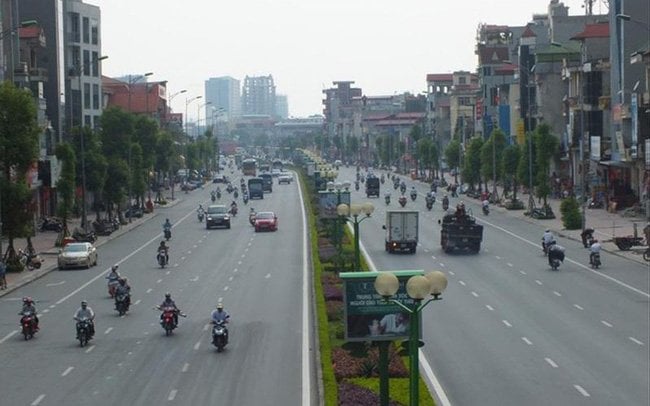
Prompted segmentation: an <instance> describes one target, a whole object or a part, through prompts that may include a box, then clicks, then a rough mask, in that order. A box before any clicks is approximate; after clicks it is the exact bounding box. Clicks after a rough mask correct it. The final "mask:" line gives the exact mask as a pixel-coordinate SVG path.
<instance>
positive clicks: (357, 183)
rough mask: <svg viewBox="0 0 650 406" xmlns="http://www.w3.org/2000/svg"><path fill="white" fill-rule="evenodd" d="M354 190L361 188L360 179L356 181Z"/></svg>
mask: <svg viewBox="0 0 650 406" xmlns="http://www.w3.org/2000/svg"><path fill="white" fill-rule="evenodd" d="M354 190H357V191H358V190H359V181H358V180H357V181H355V182H354Z"/></svg>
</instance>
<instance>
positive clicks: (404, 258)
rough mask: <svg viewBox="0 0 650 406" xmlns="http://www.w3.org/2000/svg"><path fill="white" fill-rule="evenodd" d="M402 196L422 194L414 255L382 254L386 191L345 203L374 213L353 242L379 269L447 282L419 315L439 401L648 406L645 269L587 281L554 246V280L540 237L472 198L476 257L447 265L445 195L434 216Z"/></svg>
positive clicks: (608, 261)
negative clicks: (477, 227) (477, 226)
mask: <svg viewBox="0 0 650 406" xmlns="http://www.w3.org/2000/svg"><path fill="white" fill-rule="evenodd" d="M354 172H355V171H354V169H353V168H349V169H346V168H342V169H341V171H340V173H339V180H341V181H342V180H350V181H352V182H354V176H355V173H354ZM382 172H384V171H379V172H377V175H380V174H381V173H382ZM384 173H385V172H384ZM406 185H407V189H409V190H410V188H411V185H416V186H417V187H418V192H419V196H418V197H417V199H416V201H415V202H412V201H411V199H410V198H409V199H408V200H409V202H408V204H407V205H406V207H405V209H406V210H420V222H419V224H420V233H419V237H420V244H419V246H418V251H417V253H416V254H415V255H411V254H388V253H387V252H385V251H384V239H383V235H384V234H383V233H384V232H383V230H382V229H381V226H382V224H384V221H385V212H386V210H387V209H391V210H397V209H399V205H398V204H397V198H398V197H399V190H397V191H396V190H394V189H393V187H392V183H391V182H388V181H387V182H386V183H384V184H383V185H382V190H381V198H380V199H375V198H371V199H367V198H366V197H365V194H364V193H363V186H364V185H363V184H361V185H360V186H361V188H360V191H359V192H356V191H354V186H353V188H352V190H353V193H352V202H353V203H354V202H365V201H371V202H373V203H374V205H375V208H376V210H375V212H374V214H373V215H372V218H370V219H368V221H364V222H363V223H361V224H360V236H361V242H362V244H363V246H364V247H365V249H366V251H367V253H368V255H369V256H370V258H371V260H372V263H373V264H374V265H375V266H376V268H377V270H379V271H381V270H396V269H423V270H425V271H428V270H441V271H443V272H445V273H446V275H447V277H448V280H449V286H448V288H447V290H446V291H445V292H444V293H443V295H442V297H443V300H442V301H437V302H433V303H430V304H429V306H428V307H427V308H425V310H424V312H423V317H422V320H423V340H424V342H425V346H424V347H423V348H422V349H421V357H420V358H421V360H424V362H423V363H422V364H423V368H422V370H423V371H424V372H426V370H427V367H430V368H431V369H432V370H433V372H434V373H435V377H436V379H437V382H438V383H439V384H440V385H441V388H442V390H443V391H444V394H443V396H442V397H443V399H442V402H441V403H442V404H453V405H478V404H480V405H548V404H556V405H580V404H588V405H648V404H649V401H650V394H649V391H650V389H649V388H650V377H649V370H650V363H649V359H650V354H649V350H648V345H649V344H650V337H649V330H650V326H649V319H650V310H649V306H648V304H649V295H648V292H649V291H650V283H649V272H648V271H649V269H648V267H647V266H644V265H641V264H639V263H637V262H634V261H630V260H627V259H623V258H621V257H618V256H616V255H612V254H608V253H602V263H603V267H602V268H600V269H598V270H592V269H590V268H589V266H588V261H589V256H588V252H587V250H585V249H584V248H583V247H582V245H581V244H580V243H578V242H576V241H571V240H567V239H563V238H559V240H558V242H559V244H560V245H562V246H564V247H565V248H566V254H567V259H566V260H565V261H564V263H563V264H562V265H561V266H560V269H559V271H552V270H551V269H550V267H549V266H548V263H547V260H546V257H544V255H543V253H542V251H541V248H540V245H539V242H540V240H541V236H542V234H543V232H544V230H543V228H542V226H538V225H535V224H532V223H529V222H525V221H522V220H519V219H515V218H513V217H511V216H509V215H508V214H507V213H505V212H504V211H503V210H502V209H499V208H493V209H492V210H491V213H490V215H489V217H486V216H483V215H482V214H481V211H480V206H479V205H478V201H477V200H475V199H465V203H466V205H467V206H468V209H470V210H472V211H473V213H475V214H476V217H477V220H478V222H479V223H481V224H483V225H484V227H485V229H484V242H483V244H482V246H481V252H480V253H479V254H476V255H472V254H469V255H454V254H445V253H444V252H443V251H442V249H441V247H440V226H439V225H438V223H437V220H438V219H440V218H442V214H443V211H442V207H441V203H440V201H441V198H442V196H443V194H444V193H441V192H439V193H438V195H437V201H436V203H435V205H434V207H433V210H432V211H430V212H429V211H427V210H426V208H425V201H424V196H425V193H426V192H427V191H428V187H426V186H425V185H420V184H419V183H416V182H412V181H410V180H406ZM387 191H389V192H390V193H391V203H390V205H389V206H386V204H385V203H384V198H383V196H384V193H385V192H387ZM407 193H408V191H407ZM458 200H459V199H451V204H450V207H455V205H456V203H457V201H458Z"/></svg>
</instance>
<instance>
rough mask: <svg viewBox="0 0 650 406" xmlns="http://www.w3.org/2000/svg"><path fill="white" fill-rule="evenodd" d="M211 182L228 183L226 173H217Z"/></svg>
mask: <svg viewBox="0 0 650 406" xmlns="http://www.w3.org/2000/svg"><path fill="white" fill-rule="evenodd" d="M212 183H228V178H227V177H226V175H217V176H216V177H215V178H214V179H213V180H212Z"/></svg>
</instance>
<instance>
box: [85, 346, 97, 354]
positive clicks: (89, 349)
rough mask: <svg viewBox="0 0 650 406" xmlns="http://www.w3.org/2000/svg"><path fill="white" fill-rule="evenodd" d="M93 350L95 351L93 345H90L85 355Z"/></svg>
mask: <svg viewBox="0 0 650 406" xmlns="http://www.w3.org/2000/svg"><path fill="white" fill-rule="evenodd" d="M94 349H95V345H94V344H93V345H91V346H90V347H88V348H87V349H86V354H88V353H89V352H91V351H92V350H94Z"/></svg>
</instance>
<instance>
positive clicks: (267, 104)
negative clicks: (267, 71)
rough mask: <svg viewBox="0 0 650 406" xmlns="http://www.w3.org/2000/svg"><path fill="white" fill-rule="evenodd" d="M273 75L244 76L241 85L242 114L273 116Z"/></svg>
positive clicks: (274, 99) (274, 100)
mask: <svg viewBox="0 0 650 406" xmlns="http://www.w3.org/2000/svg"><path fill="white" fill-rule="evenodd" d="M275 103H276V98H275V84H274V83H273V76H272V75H268V76H246V78H244V85H243V87H242V114H243V115H249V116H250V115H260V114H261V115H268V116H271V117H274V116H275V106H276V104H275Z"/></svg>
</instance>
